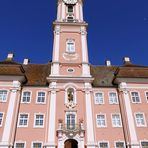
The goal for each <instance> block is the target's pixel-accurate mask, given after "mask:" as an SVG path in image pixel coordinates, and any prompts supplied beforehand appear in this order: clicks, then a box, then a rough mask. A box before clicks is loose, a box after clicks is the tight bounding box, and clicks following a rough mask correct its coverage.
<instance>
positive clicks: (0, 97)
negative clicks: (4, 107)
mask: <svg viewBox="0 0 148 148" xmlns="http://www.w3.org/2000/svg"><path fill="white" fill-rule="evenodd" d="M6 97H7V91H6V90H0V101H2V102H3V101H6Z"/></svg>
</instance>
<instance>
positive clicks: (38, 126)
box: [33, 113, 45, 128]
mask: <svg viewBox="0 0 148 148" xmlns="http://www.w3.org/2000/svg"><path fill="white" fill-rule="evenodd" d="M37 115H43V125H36V116H37ZM44 124H45V114H44V113H34V126H33V127H34V128H44Z"/></svg>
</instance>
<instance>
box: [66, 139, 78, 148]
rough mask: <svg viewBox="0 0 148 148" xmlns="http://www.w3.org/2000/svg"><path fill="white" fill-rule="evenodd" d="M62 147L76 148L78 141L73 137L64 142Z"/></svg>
mask: <svg viewBox="0 0 148 148" xmlns="http://www.w3.org/2000/svg"><path fill="white" fill-rule="evenodd" d="M64 148H78V142H77V141H76V140H74V139H68V140H66V141H65V142H64Z"/></svg>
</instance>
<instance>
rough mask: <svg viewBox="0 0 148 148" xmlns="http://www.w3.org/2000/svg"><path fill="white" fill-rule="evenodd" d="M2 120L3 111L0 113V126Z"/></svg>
mask: <svg viewBox="0 0 148 148" xmlns="http://www.w3.org/2000/svg"><path fill="white" fill-rule="evenodd" d="M2 121H3V113H0V126H1V125H2Z"/></svg>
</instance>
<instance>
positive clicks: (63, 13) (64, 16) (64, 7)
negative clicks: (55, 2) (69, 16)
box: [62, 2, 66, 20]
mask: <svg viewBox="0 0 148 148" xmlns="http://www.w3.org/2000/svg"><path fill="white" fill-rule="evenodd" d="M64 19H66V6H65V4H64V2H62V20H64Z"/></svg>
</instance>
